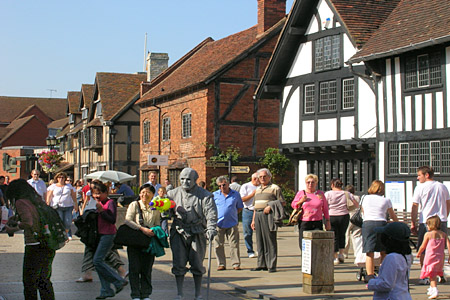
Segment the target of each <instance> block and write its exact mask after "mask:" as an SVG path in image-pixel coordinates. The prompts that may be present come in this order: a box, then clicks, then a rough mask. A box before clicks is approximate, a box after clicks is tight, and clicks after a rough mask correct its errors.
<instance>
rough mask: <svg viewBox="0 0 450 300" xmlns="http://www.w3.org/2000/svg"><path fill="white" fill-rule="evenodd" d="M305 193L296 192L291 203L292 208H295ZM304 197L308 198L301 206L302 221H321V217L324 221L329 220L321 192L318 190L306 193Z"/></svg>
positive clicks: (326, 206)
mask: <svg viewBox="0 0 450 300" xmlns="http://www.w3.org/2000/svg"><path fill="white" fill-rule="evenodd" d="M305 193H306V191H298V192H297V195H295V198H294V200H293V201H292V203H291V206H292V208H294V209H295V208H297V203H298V202H299V201H300V199H301V198H302V197H303V196H304V195H305ZM306 196H307V197H308V198H307V199H306V202H305V203H303V205H302V208H303V214H302V221H322V218H323V217H325V219H326V220H329V219H330V215H329V213H328V203H327V201H326V199H325V195H324V194H323V192H322V191H319V190H318V191H316V192H314V193H306Z"/></svg>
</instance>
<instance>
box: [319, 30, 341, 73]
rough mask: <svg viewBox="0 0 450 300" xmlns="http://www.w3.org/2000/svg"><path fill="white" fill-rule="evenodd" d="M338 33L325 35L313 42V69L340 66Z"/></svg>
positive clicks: (339, 38) (328, 68)
mask: <svg viewBox="0 0 450 300" xmlns="http://www.w3.org/2000/svg"><path fill="white" fill-rule="evenodd" d="M340 47H341V37H340V35H332V36H326V37H323V38H320V39H317V40H316V41H315V43H314V54H315V63H314V66H315V71H324V70H331V69H337V68H339V67H340V66H341V49H340Z"/></svg>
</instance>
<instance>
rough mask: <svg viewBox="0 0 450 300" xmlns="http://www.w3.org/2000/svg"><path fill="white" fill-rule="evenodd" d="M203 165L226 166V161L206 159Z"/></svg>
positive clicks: (212, 166)
mask: <svg viewBox="0 0 450 300" xmlns="http://www.w3.org/2000/svg"><path fill="white" fill-rule="evenodd" d="M205 165H206V166H207V167H211V168H228V162H226V161H211V160H207V161H206V162H205Z"/></svg>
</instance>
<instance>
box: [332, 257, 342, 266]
mask: <svg viewBox="0 0 450 300" xmlns="http://www.w3.org/2000/svg"><path fill="white" fill-rule="evenodd" d="M333 263H334V265H335V266H336V265H338V264H340V263H341V262H340V261H339V258H335V259H334V261H333Z"/></svg>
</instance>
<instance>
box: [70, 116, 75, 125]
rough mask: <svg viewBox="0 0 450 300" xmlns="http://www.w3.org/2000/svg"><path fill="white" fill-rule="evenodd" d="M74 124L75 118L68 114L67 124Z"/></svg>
mask: <svg viewBox="0 0 450 300" xmlns="http://www.w3.org/2000/svg"><path fill="white" fill-rule="evenodd" d="M73 123H75V116H74V114H69V124H73Z"/></svg>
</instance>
